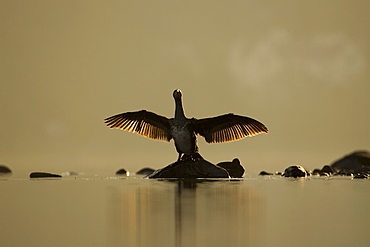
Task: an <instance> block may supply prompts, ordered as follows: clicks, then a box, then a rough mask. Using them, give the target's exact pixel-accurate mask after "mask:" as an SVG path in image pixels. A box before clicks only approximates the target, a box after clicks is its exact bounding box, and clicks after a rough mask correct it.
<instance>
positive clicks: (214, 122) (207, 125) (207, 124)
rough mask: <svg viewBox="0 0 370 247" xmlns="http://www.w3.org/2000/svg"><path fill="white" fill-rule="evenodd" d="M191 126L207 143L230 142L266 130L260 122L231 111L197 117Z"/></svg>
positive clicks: (265, 131)
mask: <svg viewBox="0 0 370 247" xmlns="http://www.w3.org/2000/svg"><path fill="white" fill-rule="evenodd" d="M193 126H194V131H195V133H196V134H199V135H201V136H203V137H204V138H205V139H206V142H208V143H213V142H231V141H236V140H239V139H243V138H245V137H247V136H254V135H258V134H261V133H267V132H268V129H267V127H266V126H265V125H264V124H262V123H261V122H259V121H257V120H255V119H253V118H249V117H244V116H239V115H234V114H232V113H229V114H225V115H222V116H218V117H212V118H204V119H199V120H196V121H195V122H194V124H193Z"/></svg>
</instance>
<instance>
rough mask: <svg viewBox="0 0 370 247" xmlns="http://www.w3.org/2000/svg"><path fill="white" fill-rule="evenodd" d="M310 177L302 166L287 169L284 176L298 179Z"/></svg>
mask: <svg viewBox="0 0 370 247" xmlns="http://www.w3.org/2000/svg"><path fill="white" fill-rule="evenodd" d="M308 175H309V174H308V172H307V171H306V170H305V169H304V168H303V167H302V166H289V167H288V168H287V169H285V171H284V174H283V175H282V176H284V177H293V178H297V177H307V176H308Z"/></svg>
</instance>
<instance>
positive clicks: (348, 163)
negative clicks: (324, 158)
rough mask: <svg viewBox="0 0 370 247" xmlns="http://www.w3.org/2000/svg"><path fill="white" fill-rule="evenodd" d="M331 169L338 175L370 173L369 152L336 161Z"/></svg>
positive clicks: (361, 152)
mask: <svg viewBox="0 0 370 247" xmlns="http://www.w3.org/2000/svg"><path fill="white" fill-rule="evenodd" d="M331 167H332V168H333V169H334V171H336V172H338V173H339V172H340V173H366V172H370V153H369V152H368V151H356V152H353V153H351V154H349V155H347V156H345V157H343V158H341V159H339V160H337V161H335V162H334V163H333V164H331Z"/></svg>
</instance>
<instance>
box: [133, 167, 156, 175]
mask: <svg viewBox="0 0 370 247" xmlns="http://www.w3.org/2000/svg"><path fill="white" fill-rule="evenodd" d="M154 171H155V170H154V169H152V168H149V167H146V168H143V169H141V170H139V171H137V172H136V174H139V175H149V174H151V173H153V172H154Z"/></svg>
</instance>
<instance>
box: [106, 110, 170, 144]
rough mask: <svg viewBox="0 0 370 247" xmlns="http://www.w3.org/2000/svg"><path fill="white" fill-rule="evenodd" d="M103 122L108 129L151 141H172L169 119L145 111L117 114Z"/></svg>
mask: <svg viewBox="0 0 370 247" xmlns="http://www.w3.org/2000/svg"><path fill="white" fill-rule="evenodd" d="M104 122H105V123H106V124H107V126H108V127H110V128H117V129H122V130H126V131H129V132H132V133H137V134H139V135H142V136H145V137H148V138H151V139H155V140H161V141H170V140H171V139H172V136H171V133H170V124H169V119H168V118H166V117H163V116H159V115H157V114H155V113H152V112H148V111H145V110H141V111H137V112H125V113H121V114H117V115H114V116H111V117H108V118H106V119H104Z"/></svg>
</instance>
